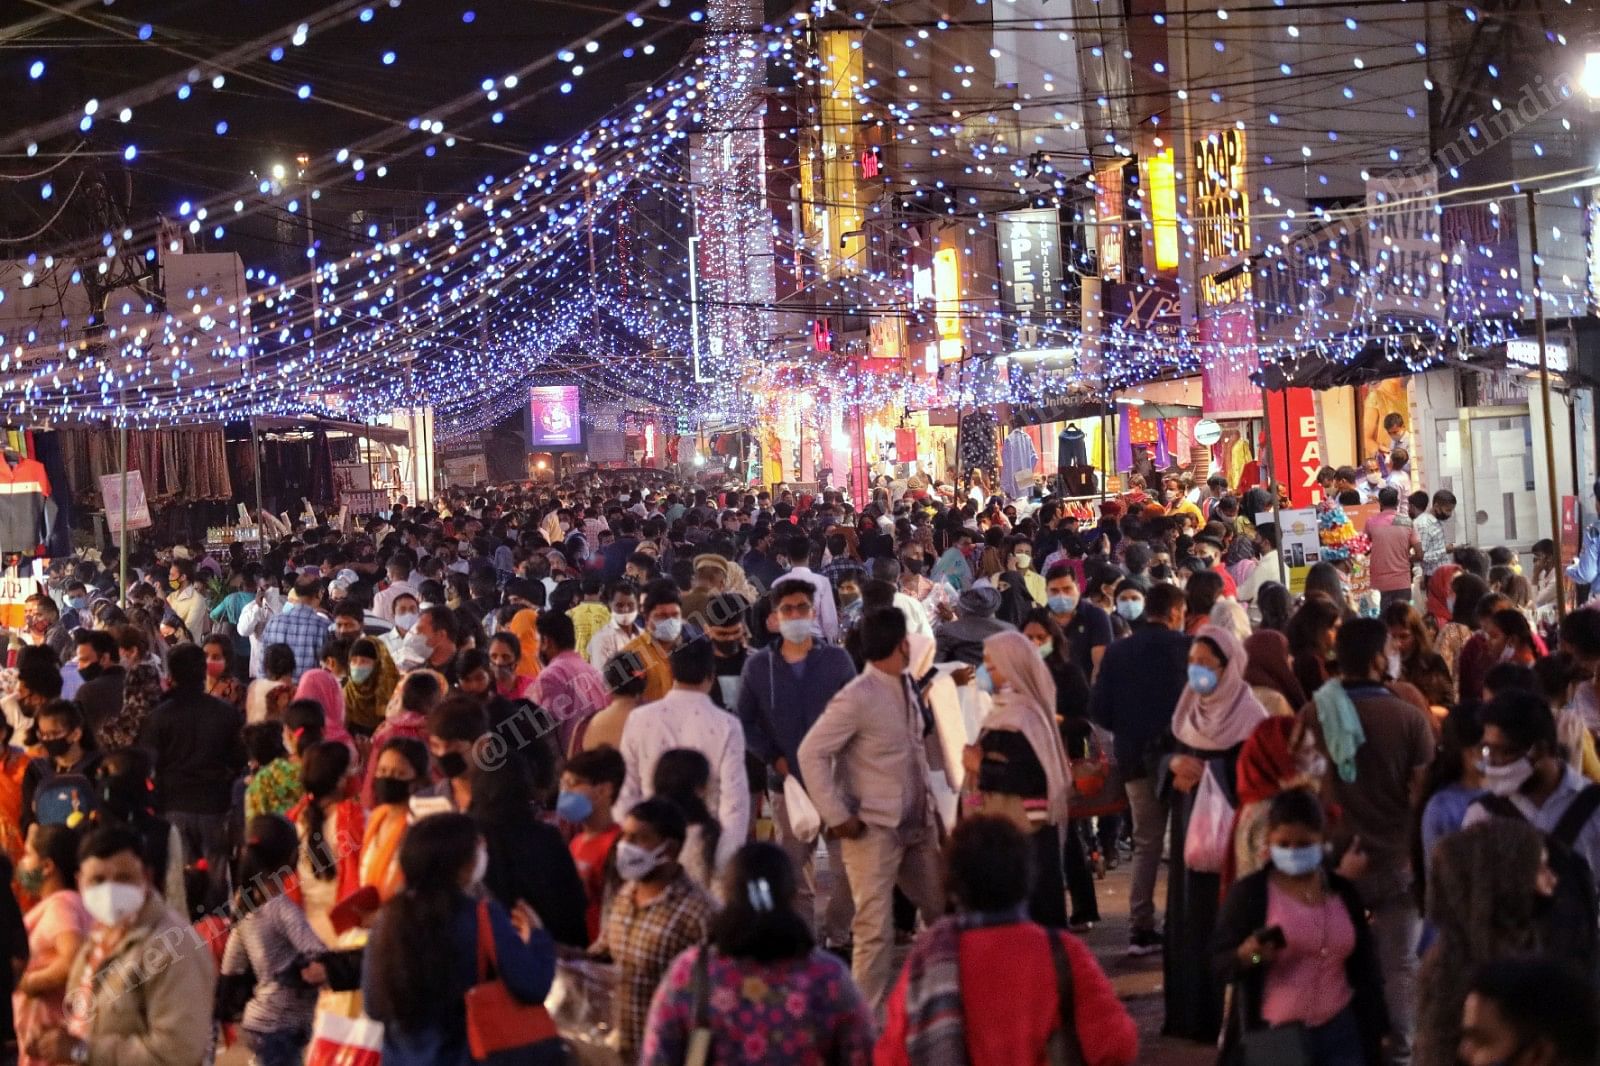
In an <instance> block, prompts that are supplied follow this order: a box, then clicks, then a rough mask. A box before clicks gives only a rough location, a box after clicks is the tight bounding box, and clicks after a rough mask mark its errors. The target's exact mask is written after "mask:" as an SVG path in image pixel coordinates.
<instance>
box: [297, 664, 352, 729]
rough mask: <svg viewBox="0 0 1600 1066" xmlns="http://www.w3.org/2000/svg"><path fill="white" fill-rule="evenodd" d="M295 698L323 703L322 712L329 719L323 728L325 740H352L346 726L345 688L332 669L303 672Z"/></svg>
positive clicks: (319, 668)
mask: <svg viewBox="0 0 1600 1066" xmlns="http://www.w3.org/2000/svg"><path fill="white" fill-rule="evenodd" d="M294 698H295V699H297V700H316V701H317V702H318V703H319V704H321V705H322V714H323V717H324V718H325V719H326V720H327V725H326V726H325V727H324V728H323V730H322V738H323V739H324V740H337V741H338V742H340V743H341V744H348V743H349V742H350V733H349V731H348V730H346V729H345V727H344V689H343V687H341V686H340V684H339V679H338V678H337V677H335V676H334V675H333V674H332V673H331V672H330V671H327V670H324V669H322V668H321V667H317V668H316V669H314V670H307V671H306V672H305V673H303V674H301V675H300V685H299V687H298V688H296V689H295V690H294Z"/></svg>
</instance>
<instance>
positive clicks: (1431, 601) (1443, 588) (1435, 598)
mask: <svg viewBox="0 0 1600 1066" xmlns="http://www.w3.org/2000/svg"><path fill="white" fill-rule="evenodd" d="M1459 573H1461V567H1459V566H1457V565H1456V564H1455V563H1445V564H1444V565H1443V566H1441V567H1439V569H1437V570H1435V571H1434V572H1433V576H1431V577H1429V578H1428V613H1429V614H1431V615H1432V616H1433V620H1434V621H1435V622H1438V623H1439V625H1440V627H1441V628H1442V627H1444V626H1447V625H1449V624H1450V583H1451V582H1453V581H1454V580H1455V579H1456V575H1457V574H1459Z"/></svg>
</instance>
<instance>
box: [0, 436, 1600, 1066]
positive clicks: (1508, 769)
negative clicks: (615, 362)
mask: <svg viewBox="0 0 1600 1066" xmlns="http://www.w3.org/2000/svg"><path fill="white" fill-rule="evenodd" d="M1387 460H1388V461H1387V464H1386V466H1387V467H1388V469H1390V470H1391V471H1392V473H1390V474H1388V475H1385V474H1383V473H1382V471H1381V470H1374V469H1369V470H1368V471H1367V472H1366V476H1365V478H1362V477H1361V475H1359V474H1358V473H1357V472H1355V471H1353V470H1339V471H1328V472H1327V477H1326V479H1325V487H1326V489H1327V495H1326V497H1325V499H1324V502H1323V503H1322V504H1320V505H1319V527H1320V528H1321V529H1322V530H1323V531H1324V533H1325V539H1324V542H1323V543H1324V550H1323V551H1322V552H1321V553H1320V558H1319V559H1318V561H1317V562H1316V563H1315V565H1310V566H1308V567H1298V566H1297V567H1295V568H1293V569H1292V570H1291V568H1290V567H1289V566H1288V562H1289V560H1288V559H1287V558H1286V557H1285V556H1280V553H1279V550H1278V549H1279V545H1280V537H1279V534H1278V529H1277V526H1276V524H1275V523H1273V522H1272V521H1271V520H1270V519H1271V516H1272V513H1273V501H1272V499H1271V497H1270V496H1269V495H1268V494H1267V493H1265V492H1264V491H1262V490H1259V489H1252V490H1250V491H1248V492H1245V493H1242V494H1235V493H1233V492H1231V491H1230V490H1229V486H1228V485H1227V483H1226V482H1225V480H1223V479H1220V478H1212V479H1210V480H1209V481H1205V482H1203V483H1201V484H1198V485H1197V484H1194V483H1192V482H1190V481H1189V480H1188V479H1186V478H1185V477H1184V476H1182V475H1171V476H1165V477H1162V478H1161V479H1159V484H1160V487H1159V488H1157V489H1154V490H1151V489H1149V487H1148V485H1147V482H1146V479H1145V478H1144V477H1143V476H1140V475H1135V476H1134V477H1132V478H1131V479H1130V491H1129V492H1128V493H1127V494H1124V495H1121V496H1116V497H1112V498H1109V499H1107V500H1105V501H1104V502H1103V503H1102V504H1100V505H1099V506H1097V507H1095V508H1092V509H1088V508H1086V507H1085V505H1084V504H1083V502H1082V501H1066V500H1062V499H1058V498H1055V497H1050V496H1045V497H1042V498H1041V497H1037V496H1036V497H1034V498H1032V499H1007V498H1005V497H992V496H989V495H988V494H987V493H986V492H985V491H983V490H982V488H981V487H979V488H975V489H974V490H973V491H972V492H971V493H970V494H968V495H954V494H951V493H948V492H946V493H941V492H939V491H938V490H937V487H936V486H931V485H926V484H921V485H919V484H913V485H911V486H905V485H894V486H891V485H889V484H887V483H886V482H881V483H880V484H878V485H876V486H874V489H873V492H872V495H871V498H870V499H869V500H866V501H862V504H861V506H859V507H857V506H853V505H852V504H850V503H847V502H845V501H844V500H843V498H842V497H841V496H840V495H839V494H837V493H833V492H822V493H817V494H797V493H794V492H791V491H786V490H783V489H781V488H780V489H778V491H777V492H776V493H775V494H774V493H771V492H765V491H763V492H742V491H729V492H718V493H713V492H708V491H705V490H694V489H682V490H680V489H678V487H677V486H673V485H668V486H661V487H660V488H658V489H651V488H648V487H645V486H642V485H640V484H637V483H613V482H611V481H608V480H607V478H606V477H605V476H604V475H603V474H594V475H590V476H588V477H586V478H584V479H582V480H581V481H571V482H564V483H561V484H559V485H549V484H546V485H537V486H536V485H512V486H505V487H501V488H498V489H482V488H480V489H477V490H473V491H471V492H467V491H452V492H448V493H446V494H444V495H443V496H441V497H440V498H439V499H437V500H434V501H432V502H431V503H430V504H428V505H425V506H416V505H411V504H409V503H408V502H407V501H405V500H403V499H402V500H401V501H400V502H399V503H398V504H397V506H396V507H395V508H394V509H393V510H392V511H391V512H389V513H386V514H384V515H381V516H376V517H373V518H371V519H370V520H369V521H367V522H366V523H365V524H364V525H363V526H362V527H360V528H357V529H353V530H352V529H334V528H329V527H328V526H327V525H322V524H314V523H307V524H305V525H304V526H303V527H302V528H300V529H298V530H297V531H296V532H295V533H294V535H292V536H290V537H287V538H283V539H282V540H280V541H278V542H276V543H273V544H271V545H268V546H265V547H266V548H267V550H266V551H265V552H264V554H261V555H259V556H251V555H247V554H246V552H245V551H244V550H243V548H242V546H234V547H233V548H231V549H230V550H228V551H224V552H215V553H213V552H208V551H207V550H206V546H205V545H202V544H186V545H185V544H179V545H170V546H160V547H159V548H158V547H154V546H149V547H141V548H139V549H138V550H137V551H135V552H133V553H131V554H130V557H129V558H128V560H127V565H126V570H127V574H128V587H127V588H126V591H125V594H123V591H122V590H121V589H119V588H118V572H119V567H118V565H117V560H115V559H114V558H109V557H106V556H100V557H98V558H96V557H85V558H75V559H70V560H52V561H51V562H50V563H49V564H48V566H47V567H46V568H44V570H43V572H42V574H41V576H40V577H39V579H38V583H37V591H36V592H35V593H34V594H33V595H32V596H30V597H29V598H28V600H27V604H26V607H25V611H24V613H23V618H22V624H21V626H20V627H19V628H18V630H17V631H16V632H14V633H13V634H12V650H11V656H10V659H11V662H10V665H9V666H8V668H7V669H6V670H5V671H4V672H3V673H0V711H3V715H0V732H3V734H4V743H3V744H0V754H3V761H0V847H3V849H4V851H5V859H6V861H7V862H8V866H9V870H8V871H7V873H8V877H7V879H8V880H9V881H10V882H11V884H12V892H10V893H0V951H3V952H4V953H5V955H6V956H7V958H8V959H9V960H10V961H11V963H12V965H11V966H10V967H3V968H0V973H6V974H7V975H8V979H9V980H10V981H11V993H12V994H11V996H10V997H9V998H8V999H7V1000H6V1002H7V1003H8V1005H9V1008H10V1012H11V1013H10V1022H9V1025H8V1026H7V1027H6V1030H5V1031H6V1032H8V1033H14V1034H15V1046H16V1048H17V1053H18V1055H19V1056H20V1060H21V1061H25V1062H30V1063H52V1062H69V1063H70V1062H90V1063H128V1062H138V1063H145V1062H148V1063H170V1064H188V1063H202V1062H208V1061H211V1060H212V1059H213V1058H214V1057H215V1056H217V1055H219V1054H220V1053H221V1052H222V1050H223V1049H224V1048H225V1047H226V1046H228V1045H230V1044H242V1045H243V1046H245V1047H246V1048H248V1049H249V1052H250V1054H251V1055H253V1056H254V1058H255V1060H256V1061H258V1062H260V1063H262V1064H263V1066H278V1064H286V1063H300V1062H302V1061H306V1056H307V1054H308V1051H309V1053H311V1054H312V1055H313V1057H314V1058H315V1056H316V1055H318V1054H322V1053H325V1052H326V1051H327V1048H329V1047H334V1048H338V1047H354V1046H356V1045H360V1044H361V1042H362V1041H366V1042H367V1045H368V1047H367V1050H369V1051H372V1052H374V1053H376V1052H378V1051H381V1055H382V1059H383V1061H384V1062H386V1063H388V1062H392V1063H419V1064H421V1063H465V1062H469V1061H483V1060H485V1059H487V1058H489V1057H492V1056H495V1055H505V1054H508V1053H512V1052H516V1053H517V1059H518V1061H528V1062H550V1063H556V1062H563V1061H568V1060H567V1056H568V1055H569V1054H571V1053H572V1051H573V1048H574V1046H575V1045H582V1046H583V1047H584V1049H585V1051H586V1053H588V1054H591V1055H596V1054H597V1055H603V1056H609V1061H617V1062H621V1063H627V1064H632V1063H634V1062H644V1063H650V1064H653V1066H654V1064H659V1066H666V1064H669V1063H670V1064H677V1063H681V1062H685V1061H706V1062H710V1061H714V1062H749V1063H757V1062H759V1063H780V1064H781V1063H796V1064H801V1063H807V1064H809V1063H822V1062H852V1063H866V1062H877V1063H881V1064H887V1063H902V1062H904V1063H929V1062H952V1063H953V1062H966V1061H970V1062H973V1063H1008V1064H1009V1063H1044V1062H1058V1061H1059V1062H1069V1061H1074V1059H1073V1058H1072V1057H1070V1056H1074V1055H1075V1056H1076V1061H1081V1062H1083V1063H1085V1064H1087V1066H1120V1064H1125V1063H1130V1062H1133V1061H1135V1059H1136V1057H1137V1056H1138V1053H1139V1048H1138V1041H1137V1038H1136V1033H1135V1027H1134V1024H1133V1021H1132V1020H1131V1018H1130V1017H1129V1015H1128V1013H1127V1011H1126V1010H1125V1009H1124V1008H1123V1006H1122V1004H1121V1003H1120V1002H1119V1001H1118V999H1117V997H1116V995H1115V993H1114V991H1113V988H1112V985H1111V983H1110V982H1109V980H1108V979H1107V977H1106V975H1105V974H1104V972H1102V970H1101V968H1100V966H1099V964H1098V963H1097V961H1096V959H1095V957H1094V955H1093V953H1092V952H1091V951H1090V950H1089V949H1088V948H1087V947H1086V946H1085V944H1084V942H1083V941H1082V940H1080V939H1079V937H1078V936H1077V935H1076V934H1081V933H1083V932H1084V931H1085V930H1087V929H1089V928H1091V927H1093V926H1094V925H1096V924H1097V923H1099V922H1100V921H1101V919H1102V915H1101V914H1100V910H1099V904H1098V900H1097V888H1096V881H1097V878H1098V877H1099V876H1101V875H1103V874H1104V872H1105V870H1106V869H1108V868H1110V867H1113V866H1116V865H1118V864H1120V863H1124V862H1125V863H1127V864H1128V865H1129V867H1130V871H1129V874H1130V880H1129V884H1130V900H1129V914H1130V919H1131V930H1130V936H1129V943H1128V952H1129V953H1130V954H1132V955H1155V954H1160V955H1161V956H1162V964H1163V969H1164V980H1163V983H1162V987H1163V996H1164V1003H1165V1015H1164V1026H1163V1031H1164V1032H1165V1033H1166V1034H1167V1035H1170V1036H1173V1037H1180V1038H1186V1039H1190V1040H1195V1041H1200V1042H1206V1043H1213V1044H1218V1045H1219V1046H1220V1048H1221V1052H1220V1053H1221V1056H1222V1058H1223V1060H1224V1061H1226V1062H1230V1063H1231V1062H1243V1063H1255V1062H1266V1061H1274V1062H1277V1061H1281V1062H1285V1063H1299V1062H1305V1063H1312V1064H1316V1066H1356V1064H1370V1066H1377V1064H1379V1063H1389V1062H1394V1063H1399V1064H1404V1063H1410V1062H1416V1063H1419V1064H1448V1063H1454V1062H1457V1061H1458V1060H1459V1061H1466V1062H1469V1063H1473V1064H1476V1066H1487V1064H1489V1063H1493V1062H1505V1063H1511V1064H1515V1066H1534V1064H1566V1063H1580V1062H1581V1063H1589V1062H1592V1061H1593V1060H1594V1058H1595V1055H1596V1047H1595V1045H1596V1042H1597V1039H1600V1016H1597V1015H1596V1011H1595V1007H1594V1000H1593V997H1592V992H1591V988H1590V980H1591V978H1592V976H1593V975H1592V972H1591V971H1592V969H1593V966H1594V962H1593V960H1594V958H1595V947H1596V942H1597V940H1600V937H1597V929H1600V927H1597V909H1596V907H1597V905H1596V899H1597V897H1600V817H1597V812H1600V784H1597V783H1596V782H1600V757H1597V756H1596V753H1595V742H1594V739H1593V738H1594V735H1595V733H1596V731H1600V698H1597V695H1596V689H1595V678H1596V672H1597V670H1600V610H1595V609H1592V608H1583V609H1578V610H1573V611H1571V612H1570V613H1568V614H1566V615H1565V617H1562V618H1559V619H1557V617H1556V612H1555V611H1554V610H1546V609H1545V607H1546V602H1547V599H1548V598H1549V597H1547V596H1546V590H1547V588H1549V589H1553V588H1554V583H1555V582H1559V581H1568V580H1570V578H1569V577H1568V576H1567V575H1564V574H1563V573H1562V572H1561V570H1560V567H1559V563H1558V561H1557V557H1556V552H1555V551H1554V549H1553V547H1552V546H1551V545H1550V544H1549V543H1548V542H1541V543H1540V544H1538V545H1535V547H1534V552H1533V558H1532V573H1531V574H1530V575H1528V576H1524V575H1523V574H1522V572H1521V563H1520V561H1519V559H1518V558H1517V557H1516V555H1515V554H1514V553H1511V552H1509V551H1505V550H1503V549H1495V550H1494V551H1492V552H1488V553H1485V552H1483V551H1480V550H1479V549H1477V548H1472V547H1464V546H1463V547H1457V546H1453V545H1452V544H1450V542H1449V541H1450V538H1449V537H1448V536H1447V535H1446V533H1445V529H1446V528H1447V526H1446V524H1447V523H1449V521H1450V519H1451V510H1452V508H1453V504H1454V500H1453V498H1452V497H1451V496H1450V494H1449V493H1448V492H1444V491H1440V492H1436V493H1434V494H1433V495H1432V496H1428V495H1427V494H1424V493H1420V492H1418V493H1416V494H1414V495H1413V494H1410V493H1409V492H1402V489H1409V488H1410V482H1409V477H1408V476H1405V475H1404V470H1405V466H1406V462H1405V456H1404V453H1403V451H1396V452H1395V453H1392V454H1391V455H1390V456H1388V457H1387ZM1401 476H1405V484H1404V485H1397V484H1396V483H1395V481H1396V478H1398V477H1401ZM1374 478H1376V479H1377V481H1374V480H1373V479H1374ZM1378 482H1382V483H1381V484H1379V483H1378ZM1597 491H1600V487H1597ZM1368 496H1370V497H1371V500H1372V502H1375V503H1376V504H1377V505H1378V512H1377V514H1376V515H1374V516H1373V517H1372V518H1371V519H1370V520H1369V521H1367V523H1366V528H1365V529H1363V530H1361V531H1352V530H1350V529H1349V528H1348V527H1349V525H1350V523H1349V520H1348V519H1347V518H1346V517H1345V515H1344V512H1343V510H1342V507H1344V506H1351V505H1355V504H1359V503H1363V502H1366V497H1368ZM1402 501H1405V503H1406V506H1405V507H1404V508H1402ZM1086 510H1087V512H1088V513H1087V514H1086V513H1085V512H1086ZM1581 576H1583V574H1582V570H1581V565H1580V566H1579V567H1578V568H1576V569H1575V570H1574V573H1573V574H1572V577H1581ZM1291 587H1292V588H1293V589H1294V591H1293V592H1291ZM1572 591H1573V592H1574V593H1577V592H1580V591H1582V590H1581V589H1578V588H1573V589H1572ZM1552 595H1553V593H1552ZM1568 602H1569V603H1571V602H1572V598H1571V597H1569V598H1568ZM1414 605H1420V607H1419V606H1414ZM1163 871H1164V876H1165V883H1166V891H1165V894H1164V907H1163V908H1159V909H1158V906H1157V901H1158V899H1161V898H1163V897H1162V894H1161V893H1160V892H1159V891H1158V889H1159V887H1160V882H1161V879H1162V877H1163ZM1163 912H1164V913H1163ZM597 977H598V979H599V980H600V981H601V982H602V983H603V985H604V987H605V988H606V989H607V995H606V997H605V1003H606V1008H605V1014H606V1016H605V1018H604V1019H603V1020H602V1023H601V1024H600V1025H598V1026H596V1027H593V1028H587V1029H585V1030H584V1031H582V1032H575V1031H571V1030H569V1029H567V1028H565V1020H564V1019H558V1018H557V1017H554V1016H552V1014H551V1013H550V1012H548V1011H547V1010H546V1009H545V1007H544V1006H543V1004H545V1003H546V1002H547V1001H549V1002H550V1003H551V1004H552V1005H554V1004H555V1003H556V1002H557V1000H559V999H560V998H561V996H560V995H559V994H558V995H556V996H552V995H551V992H552V989H553V988H554V989H557V991H558V993H559V991H560V989H561V987H562V986H563V985H564V983H566V982H574V983H576V982H578V981H580V980H582V981H584V982H591V981H593V980H596V979H597ZM1530 982H1531V983H1532V984H1533V985H1534V986H1537V988H1538V989H1539V990H1540V991H1539V992H1532V991H1531V990H1530ZM206 1005H210V1006H211V1009H204V1008H205V1006H206ZM557 1014H559V1009H557ZM590 1044H592V1045H593V1046H589V1045H590ZM319 1049H322V1050H321V1051H319ZM707 1049H709V1050H707ZM696 1055H698V1056H702V1057H700V1058H694V1057H693V1056H696ZM1291 1055H1292V1056H1294V1057H1288V1056H1291ZM705 1056H709V1057H705ZM1263 1056H1265V1057H1263ZM590 1061H606V1060H605V1059H592V1060H590Z"/></svg>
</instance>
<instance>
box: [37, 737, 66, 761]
mask: <svg viewBox="0 0 1600 1066" xmlns="http://www.w3.org/2000/svg"><path fill="white" fill-rule="evenodd" d="M39 746H40V747H42V748H43V749H44V752H45V754H46V755H48V756H50V757H51V758H52V759H59V758H61V756H63V755H65V754H66V753H67V752H68V751H69V750H71V748H72V741H71V740H70V739H69V738H67V737H51V738H50V739H49V740H45V741H41V742H40V744H39Z"/></svg>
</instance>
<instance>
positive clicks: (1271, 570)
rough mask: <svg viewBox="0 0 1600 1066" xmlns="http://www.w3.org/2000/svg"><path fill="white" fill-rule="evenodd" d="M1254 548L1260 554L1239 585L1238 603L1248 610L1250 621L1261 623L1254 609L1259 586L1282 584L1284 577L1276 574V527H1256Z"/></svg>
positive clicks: (1262, 524)
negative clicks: (1252, 568)
mask: <svg viewBox="0 0 1600 1066" xmlns="http://www.w3.org/2000/svg"><path fill="white" fill-rule="evenodd" d="M1256 548H1257V550H1259V551H1260V552H1261V557H1260V559H1258V560H1257V562H1256V568H1255V569H1254V570H1252V571H1250V576H1249V577H1247V578H1245V579H1244V581H1243V582H1241V583H1240V585H1239V597H1238V598H1239V602H1240V603H1242V604H1244V605H1245V606H1246V607H1248V608H1249V609H1250V620H1251V621H1252V622H1259V621H1261V612H1260V611H1259V610H1257V608H1256V597H1257V596H1259V595H1260V594H1261V586H1262V585H1265V584H1266V583H1267V582H1269V581H1276V582H1278V583H1280V584H1284V583H1285V582H1284V575H1282V574H1280V573H1278V526H1277V524H1276V523H1273V522H1262V523H1261V524H1260V525H1258V526H1256Z"/></svg>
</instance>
